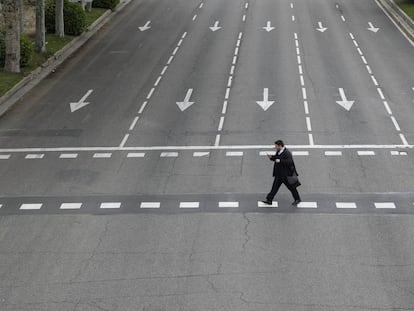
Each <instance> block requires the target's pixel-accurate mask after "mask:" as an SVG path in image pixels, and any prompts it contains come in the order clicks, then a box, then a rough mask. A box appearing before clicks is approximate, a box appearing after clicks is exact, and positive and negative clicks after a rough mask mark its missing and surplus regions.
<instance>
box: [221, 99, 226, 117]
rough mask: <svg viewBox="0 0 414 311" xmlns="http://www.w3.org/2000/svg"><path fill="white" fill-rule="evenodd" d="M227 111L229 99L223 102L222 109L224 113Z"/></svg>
mask: <svg viewBox="0 0 414 311" xmlns="http://www.w3.org/2000/svg"><path fill="white" fill-rule="evenodd" d="M226 112H227V100H225V101H224V103H223V109H222V110H221V113H222V114H226Z"/></svg>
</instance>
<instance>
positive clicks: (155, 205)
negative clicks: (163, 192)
mask: <svg viewBox="0 0 414 311" xmlns="http://www.w3.org/2000/svg"><path fill="white" fill-rule="evenodd" d="M160 207H161V203H160V202H141V205H140V208H160Z"/></svg>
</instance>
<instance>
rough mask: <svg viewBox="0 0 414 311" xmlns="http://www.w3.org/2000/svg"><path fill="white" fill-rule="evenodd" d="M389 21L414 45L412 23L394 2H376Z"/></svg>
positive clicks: (385, 0)
mask: <svg viewBox="0 0 414 311" xmlns="http://www.w3.org/2000/svg"><path fill="white" fill-rule="evenodd" d="M376 1H377V4H378V5H379V6H380V7H381V8H382V9H383V10H384V11H385V12H386V13H387V15H388V16H389V17H390V18H391V20H392V21H393V22H394V23H395V24H396V25H397V26H398V27H399V28H400V30H402V32H403V33H404V34H405V35H406V36H407V37H408V39H409V40H411V41H412V42H411V43H412V44H414V21H413V20H412V19H411V18H410V17H409V16H408V15H407V14H406V13H405V12H404V11H403V10H402V9H401V8H400V7H399V6H398V5H397V4H396V3H395V2H394V0H376Z"/></svg>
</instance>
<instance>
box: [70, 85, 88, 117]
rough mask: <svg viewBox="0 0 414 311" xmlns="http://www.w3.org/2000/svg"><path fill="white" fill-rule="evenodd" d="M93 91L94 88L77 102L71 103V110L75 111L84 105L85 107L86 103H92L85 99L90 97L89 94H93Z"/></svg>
mask: <svg viewBox="0 0 414 311" xmlns="http://www.w3.org/2000/svg"><path fill="white" fill-rule="evenodd" d="M92 92H93V90H89V91H88V92H87V93H86V94H85V95H84V96H83V97H82V98H81V99H80V101H78V102H77V103H70V111H71V112H75V111H76V110H79V109H81V108H83V107H85V106H86V105H89V104H90V103H87V102H85V100H86V99H87V98H88V96H89V95H91V93H92Z"/></svg>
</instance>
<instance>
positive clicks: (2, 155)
mask: <svg viewBox="0 0 414 311" xmlns="http://www.w3.org/2000/svg"><path fill="white" fill-rule="evenodd" d="M10 157H11V155H10V154H0V160H8V159H10Z"/></svg>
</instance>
